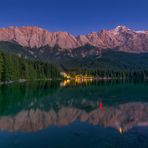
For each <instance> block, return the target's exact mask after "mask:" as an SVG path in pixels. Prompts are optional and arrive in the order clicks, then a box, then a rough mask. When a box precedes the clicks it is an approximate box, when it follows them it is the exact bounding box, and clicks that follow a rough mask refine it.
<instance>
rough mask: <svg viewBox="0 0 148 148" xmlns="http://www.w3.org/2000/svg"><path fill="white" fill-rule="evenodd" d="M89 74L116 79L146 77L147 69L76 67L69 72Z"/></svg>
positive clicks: (147, 76) (147, 74)
mask: <svg viewBox="0 0 148 148" xmlns="http://www.w3.org/2000/svg"><path fill="white" fill-rule="evenodd" d="M75 72H76V74H82V75H90V76H93V77H99V78H116V79H123V78H126V79H127V78H128V79H147V78H148V69H99V68H98V69H77V70H72V71H71V73H75Z"/></svg>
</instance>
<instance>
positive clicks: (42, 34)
mask: <svg viewBox="0 0 148 148" xmlns="http://www.w3.org/2000/svg"><path fill="white" fill-rule="evenodd" d="M0 41H9V42H16V43H18V44H19V45H21V46H23V47H29V48H40V47H44V46H49V47H54V46H58V47H60V48H62V49H74V48H78V47H82V46H85V45H86V44H89V45H92V46H95V47H98V48H99V49H106V48H116V49H118V50H119V51H125V52H138V53H139V52H147V51H148V31H133V30H131V29H129V28H127V27H126V26H117V27H116V28H115V29H113V30H105V29H103V30H101V31H99V32H91V33H89V34H87V35H79V36H73V35H71V34H70V33H67V32H49V31H47V30H44V29H42V28H39V27H8V28H1V29H0Z"/></svg>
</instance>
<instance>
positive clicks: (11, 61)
mask: <svg viewBox="0 0 148 148" xmlns="http://www.w3.org/2000/svg"><path fill="white" fill-rule="evenodd" d="M59 76H60V72H59V70H58V69H57V68H56V67H55V66H54V65H52V64H49V63H44V62H39V61H31V60H27V59H22V58H19V57H17V56H15V55H13V54H8V53H7V54H6V53H3V52H0V81H1V82H5V81H11V80H12V81H13V80H19V79H27V80H28V79H32V80H33V79H56V78H58V77H59Z"/></svg>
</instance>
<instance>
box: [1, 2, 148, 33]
mask: <svg viewBox="0 0 148 148" xmlns="http://www.w3.org/2000/svg"><path fill="white" fill-rule="evenodd" d="M117 25H126V26H128V27H129V28H131V29H135V30H144V29H147V30H148V0H0V27H7V26H39V27H43V28H46V29H48V30H49V31H68V32H70V33H72V34H75V35H77V34H86V33H88V32H91V31H98V30H100V29H103V28H105V29H112V28H114V27H115V26H117Z"/></svg>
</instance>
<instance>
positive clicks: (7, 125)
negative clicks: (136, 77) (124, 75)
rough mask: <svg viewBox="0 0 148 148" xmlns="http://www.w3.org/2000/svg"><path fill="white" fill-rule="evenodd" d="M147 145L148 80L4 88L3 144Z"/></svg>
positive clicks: (25, 147) (68, 147) (4, 147)
mask: <svg viewBox="0 0 148 148" xmlns="http://www.w3.org/2000/svg"><path fill="white" fill-rule="evenodd" d="M9 147H10V148H13V147H15V148H16V147H17V148H19V147H21V148H30V147H36V148H46V147H47V148H99V147H101V148H114V147H115V148H118V147H120V148H126V147H129V148H148V83H146V82H142V83H141V82H138V83H133V82H132V83H129V82H124V83H123V82H112V81H110V82H93V83H87V84H75V83H72V84H68V85H62V84H60V82H50V81H47V82H43V81H42V82H26V83H21V84H19V83H16V84H9V85H1V86H0V148H9Z"/></svg>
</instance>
